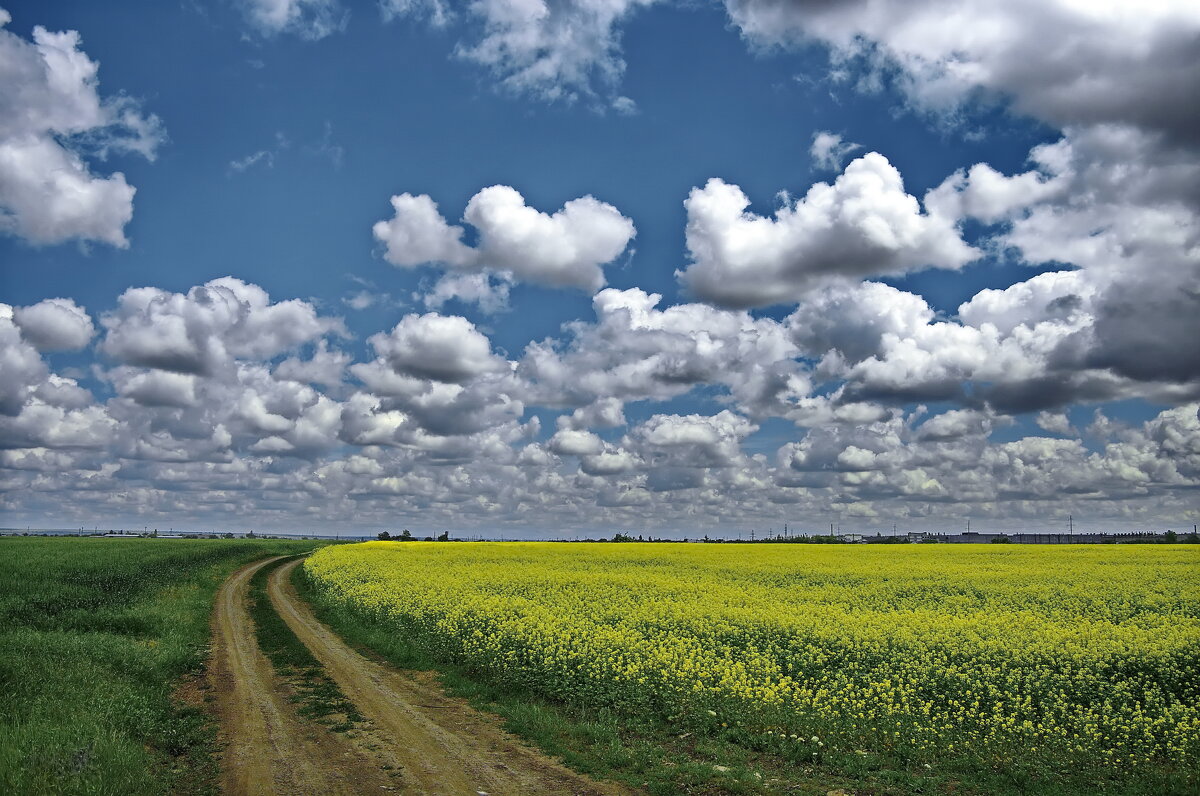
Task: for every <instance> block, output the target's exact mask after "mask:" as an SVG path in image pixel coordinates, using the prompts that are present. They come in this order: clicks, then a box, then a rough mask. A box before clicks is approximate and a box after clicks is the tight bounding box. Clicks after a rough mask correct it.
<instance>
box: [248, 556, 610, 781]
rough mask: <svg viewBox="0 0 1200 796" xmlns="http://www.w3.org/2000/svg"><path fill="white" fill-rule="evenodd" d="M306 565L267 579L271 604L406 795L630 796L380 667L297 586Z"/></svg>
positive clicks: (406, 675)
mask: <svg viewBox="0 0 1200 796" xmlns="http://www.w3.org/2000/svg"><path fill="white" fill-rule="evenodd" d="M299 563H300V562H299V561H298V560H297V561H293V562H289V563H287V564H284V565H283V566H281V567H278V568H277V569H276V570H275V571H274V572H273V573H271V576H270V577H269V579H268V584H267V591H268V594H269V595H270V598H271V602H272V604H273V605H274V607H275V610H276V611H278V612H279V615H280V616H281V617H283V620H284V621H285V622H287V624H288V626H289V627H290V628H291V629H292V632H294V633H295V634H296V635H297V636H298V637H299V638H300V640H301V641H303V642H304V644H305V645H306V646H307V647H308V648H309V650H311V651H312V653H313V655H314V656H316V658H317V660H319V661H320V662H321V664H322V665H323V666H324V667H325V670H326V673H327V674H328V675H329V676H330V677H331V678H333V680H334V681H335V682H336V683H337V684H338V686H339V687H340V688H341V689H342V691H343V693H345V695H346V697H347V698H348V699H349V700H350V701H351V702H353V703H354V705H355V707H356V708H357V709H358V710H359V711H360V712H361V713H362V714H363V715H364V716H365V717H366V718H367V720H368V726H367V728H366V729H364V730H363V731H362V732H363V734H364V735H366V736H373V738H374V743H373V744H369V745H370V746H373V747H375V751H376V752H377V753H381V754H384V755H386V756H390V757H391V758H392V759H393V760H394V763H393V765H395V766H396V767H397V768H398V769H399V771H400V772H401V774H402V782H397V784H398V785H401V786H402V788H401V789H402V790H403V791H404V792H405V793H423V794H467V795H468V796H474V795H475V794H479V793H486V794H492V796H499V795H500V794H506V795H507V794H512V796H522V795H524V794H531V795H532V794H579V795H580V796H601V795H604V796H608V795H609V794H626V793H630V791H628V790H625V789H622V788H620V787H618V786H616V785H612V784H609V783H599V782H595V781H594V780H591V779H589V778H587V777H585V776H583V775H581V774H577V773H575V772H573V771H571V770H569V769H567V768H566V767H564V766H562V765H561V764H559V763H557V762H556V761H554V760H551V759H550V758H548V757H546V756H545V755H543V754H541V753H539V752H537V751H535V750H533V749H531V748H529V747H528V746H525V745H524V744H522V743H521V742H520V741H518V740H517V739H516V738H514V737H513V736H512V735H510V734H508V733H507V732H505V731H504V730H503V729H502V728H501V726H500V724H499V721H498V720H497V719H496V718H495V717H492V716H487V715H484V714H482V713H480V712H479V711H476V710H474V709H473V708H471V707H470V706H469V705H468V704H467V703H466V702H464V701H463V700H460V699H453V698H451V697H448V696H446V694H445V693H444V692H443V691H442V690H441V689H440V688H439V687H438V686H437V684H436V683H435V682H434V680H433V678H432V676H430V675H428V674H426V673H419V672H401V671H397V670H394V669H390V668H388V667H385V666H382V665H380V664H378V663H375V662H374V661H371V660H368V659H367V658H365V657H363V656H362V655H360V654H359V653H358V652H356V651H354V650H353V649H351V648H350V647H349V646H347V645H346V644H345V642H343V641H342V640H341V639H340V638H338V637H337V636H336V635H335V634H334V633H333V632H332V631H331V630H330V629H329V628H327V627H326V626H325V625H324V624H322V623H321V622H320V621H319V620H318V619H317V618H316V616H314V615H313V613H312V610H311V609H310V608H309V607H308V605H307V604H305V603H304V602H303V601H302V600H301V599H300V597H299V595H298V594H297V593H296V590H295V588H294V587H293V586H292V585H291V579H290V576H291V574H292V571H293V569H294V568H295V567H296V565H297V564H299Z"/></svg>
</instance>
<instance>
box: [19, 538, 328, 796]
mask: <svg viewBox="0 0 1200 796" xmlns="http://www.w3.org/2000/svg"><path fill="white" fill-rule="evenodd" d="M314 546H315V545H314V543H313V542H291V541H276V540H253V541H251V540H246V541H243V540H191V539H92V538H82V539H81V538H21V537H15V538H12V537H10V538H0V792H3V793H14V794H16V793H20V794H24V793H39V794H40V793H63V794H114V796H117V795H118V794H119V795H120V796H128V795H129V794H143V793H147V794H149V793H166V792H172V793H188V792H193V793H202V792H205V791H206V790H207V789H208V788H209V783H211V782H212V767H213V766H214V765H215V764H214V763H213V761H212V757H211V748H210V747H211V737H212V728H211V726H210V724H209V722H208V721H207V720H206V719H205V718H204V716H203V715H201V713H200V712H199V711H197V710H195V709H189V708H186V707H182V706H181V705H180V704H179V703H178V702H177V701H176V700H174V699H173V697H172V693H173V690H174V689H175V688H176V687H178V685H179V684H180V682H181V680H182V678H184V677H186V676H187V675H188V674H189V673H191V672H194V671H195V670H196V669H197V668H198V667H199V666H200V664H201V663H202V661H203V656H204V651H205V648H206V645H207V643H208V637H209V628H208V622H209V616H210V612H211V608H212V598H213V594H214V592H215V589H216V588H217V586H218V585H219V584H220V582H221V581H222V580H223V579H224V578H225V576H227V575H228V574H229V573H230V572H232V571H233V570H234V569H236V568H237V567H238V566H240V565H241V564H244V563H246V562H249V561H252V560H254V559H258V558H262V557H264V556H267V555H278V554H285V553H299V552H303V551H305V550H310V549H312V548H313V547H314Z"/></svg>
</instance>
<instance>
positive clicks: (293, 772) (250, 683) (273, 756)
mask: <svg viewBox="0 0 1200 796" xmlns="http://www.w3.org/2000/svg"><path fill="white" fill-rule="evenodd" d="M279 558H281V557H276V558H270V559H266V560H264V561H258V562H255V563H253V564H249V565H247V566H244V567H242V568H241V569H239V570H238V571H237V572H235V573H233V575H231V576H230V577H229V579H228V580H226V581H225V583H224V584H223V585H222V586H221V588H220V590H219V591H218V592H217V598H216V607H215V610H214V612H213V619H212V631H213V633H212V637H213V649H212V658H211V661H212V663H211V665H210V667H209V677H210V680H211V682H212V686H213V691H214V693H215V697H216V708H217V714H218V717H219V719H220V731H219V734H218V740H219V741H220V743H221V746H222V759H221V769H222V778H221V791H222V793H225V794H236V795H237V796H241V795H242V794H247V795H249V794H253V795H254V796H259V795H260V794H288V796H291V794H360V793H372V794H380V793H382V792H384V791H386V790H397V788H395V787H393V785H394V780H393V779H392V778H391V777H389V776H388V774H387V772H386V771H384V770H382V769H381V767H380V766H379V765H378V764H376V763H375V761H373V760H371V759H369V758H368V757H365V756H364V755H363V754H362V752H361V750H360V749H358V748H357V747H356V745H355V744H353V743H352V742H351V740H350V739H348V738H346V737H345V736H343V735H335V734H334V733H331V732H329V731H328V730H327V729H326V728H324V727H322V726H320V725H317V724H313V723H312V722H308V721H305V720H303V719H301V718H300V717H299V716H298V715H297V714H296V711H295V709H294V708H293V707H292V705H291V704H290V703H289V700H288V695H287V693H286V688H285V686H283V684H282V683H281V682H280V681H279V680H278V679H277V678H276V677H275V673H274V670H273V669H272V667H271V664H270V662H269V661H268V660H267V658H266V656H265V655H263V653H262V651H261V650H260V649H259V647H258V642H257V640H256V637H255V632H254V622H253V620H251V618H250V614H249V612H248V610H247V604H246V601H247V594H248V591H249V584H250V579H251V578H252V577H253V576H254V573H255V572H257V571H258V570H260V569H261V568H263V567H264V566H267V565H268V564H270V563H271V562H273V561H278V560H279Z"/></svg>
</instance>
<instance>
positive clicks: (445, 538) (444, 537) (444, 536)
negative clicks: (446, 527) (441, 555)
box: [437, 531, 450, 542]
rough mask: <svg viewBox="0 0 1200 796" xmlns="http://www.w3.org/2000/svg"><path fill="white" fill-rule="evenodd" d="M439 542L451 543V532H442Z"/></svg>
mask: <svg viewBox="0 0 1200 796" xmlns="http://www.w3.org/2000/svg"><path fill="white" fill-rule="evenodd" d="M437 540H438V541H439V542H448V541H450V532H449V531H442V535H441V536H439V537H438V538H437Z"/></svg>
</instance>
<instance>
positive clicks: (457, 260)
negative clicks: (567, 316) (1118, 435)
mask: <svg viewBox="0 0 1200 796" xmlns="http://www.w3.org/2000/svg"><path fill="white" fill-rule="evenodd" d="M391 201H392V208H393V210H394V211H395V214H394V216H393V217H392V218H390V219H388V220H386V221H380V222H378V223H376V224H375V226H374V228H373V232H374V234H375V238H376V239H377V240H379V241H380V242H381V243H383V244H384V245H385V247H386V253H385V255H384V256H385V258H386V259H387V260H388V262H390V263H392V264H393V265H398V266H403V267H412V266H416V265H421V264H424V263H436V264H440V265H443V266H446V267H448V268H452V269H453V268H458V269H464V270H466V271H470V272H477V271H479V270H481V269H490V270H492V271H500V272H507V273H509V274H512V276H513V277H514V278H515V279H517V280H520V281H526V282H534V283H537V284H543V285H550V286H554V287H575V288H580V289H583V290H589V291H594V290H597V289H599V288H600V287H602V286H603V285H604V282H605V279H604V272H603V270H601V266H602V265H603V264H605V263H608V262H610V261H612V260H613V259H615V258H616V257H617V256H618V255H619V254H620V253H621V252H623V251H624V250H625V247H626V246H627V245H628V244H629V241H630V240H632V239H633V236H634V234H635V231H634V227H633V222H632V221H630V220H629V219H628V218H625V217H624V216H622V215H621V213H620V212H619V211H618V210H617V209H616V208H615V207H613V206H612V205H609V204H605V203H604V202H601V201H599V200H597V199H595V198H593V197H591V196H585V197H582V198H580V199H572V200H571V201H569V202H567V203H566V204H565V205H564V206H563V208H562V209H561V210H559V211H557V212H555V213H554V214H552V215H550V214H546V213H543V212H540V211H538V210H536V209H534V208H532V207H529V206H528V205H526V204H525V199H524V197H522V196H521V194H520V193H518V192H517V191H516V190H515V189H513V188H510V187H508V186H506V185H493V186H491V187H490V188H484V189H483V190H481V191H479V193H477V194H475V196H473V197H471V200H470V201H469V202H468V203H467V208H466V212H465V213H464V216H463V218H464V220H465V221H466V222H467V223H469V224H471V225H472V226H474V227H475V228H476V230H477V231H478V236H479V245H478V246H477V247H475V248H471V247H469V246H467V245H466V244H464V243H463V242H462V237H463V228H462V227H459V226H451V225H450V224H448V223H447V222H446V220H445V219H444V218H443V217H442V215H441V213H440V212H439V211H438V208H437V205H436V204H435V203H434V202H433V200H432V199H431V198H429V197H428V196H425V195H420V196H413V195H412V194H407V193H405V194H400V195H399V196H393V197H392V200H391Z"/></svg>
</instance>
